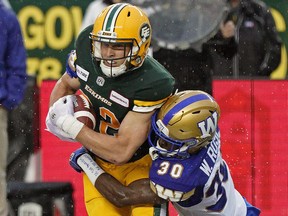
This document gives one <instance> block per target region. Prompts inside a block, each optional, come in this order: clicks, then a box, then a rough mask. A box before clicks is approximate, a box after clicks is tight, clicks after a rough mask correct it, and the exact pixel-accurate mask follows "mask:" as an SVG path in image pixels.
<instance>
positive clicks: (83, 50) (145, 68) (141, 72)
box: [75, 26, 174, 160]
mask: <svg viewBox="0 0 288 216" xmlns="http://www.w3.org/2000/svg"><path fill="white" fill-rule="evenodd" d="M91 31H92V26H90V27H88V28H86V29H85V30H84V31H82V32H81V34H80V35H79V37H78V39H77V41H76V54H77V59H76V62H75V64H76V72H77V76H78V78H79V81H80V83H81V87H80V90H81V91H82V93H83V94H85V95H86V96H87V97H88V98H89V100H90V102H91V103H92V105H93V108H94V109H95V111H96V113H97V115H98V116H97V125H96V127H95V131H97V132H100V133H105V134H109V135H115V134H117V132H118V129H119V127H120V124H121V122H122V120H123V119H124V117H125V116H126V114H127V113H128V112H129V111H134V112H141V113H145V112H151V111H153V110H155V109H156V108H159V107H160V106H161V105H162V104H163V103H164V102H165V101H166V99H167V97H169V96H170V95H171V94H172V92H173V87H174V78H173V77H172V75H171V74H170V73H169V72H168V71H167V70H166V69H165V68H164V67H163V66H162V65H160V64H159V63H158V62H157V61H156V60H155V59H153V58H152V57H147V58H146V59H145V60H144V62H143V64H142V66H141V67H139V68H136V69H134V70H131V71H128V72H126V73H124V74H122V75H120V76H118V77H114V78H110V77H106V76H105V75H104V74H103V72H102V70H101V67H100V64H99V62H97V61H96V60H95V59H94V58H93V56H92V52H91V49H92V45H91V40H90V39H89V34H90V32H91ZM143 145H144V146H142V147H141V148H140V149H139V150H138V151H137V152H136V154H135V156H134V157H133V158H132V160H136V159H139V158H140V157H142V156H143V155H144V154H147V153H148V151H147V150H148V144H147V141H146V142H145V143H143ZM143 149H145V150H143ZM139 151H140V152H139ZM139 153H140V154H139ZM136 155H137V156H136Z"/></svg>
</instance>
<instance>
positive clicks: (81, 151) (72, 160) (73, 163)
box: [69, 147, 89, 173]
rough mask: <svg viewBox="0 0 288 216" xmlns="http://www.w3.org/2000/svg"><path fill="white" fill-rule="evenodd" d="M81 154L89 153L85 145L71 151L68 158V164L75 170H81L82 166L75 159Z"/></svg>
mask: <svg viewBox="0 0 288 216" xmlns="http://www.w3.org/2000/svg"><path fill="white" fill-rule="evenodd" d="M83 154H89V152H88V150H87V149H86V148H85V147H81V148H79V149H77V150H76V151H74V152H72V154H71V155H70V158H69V164H70V166H71V167H72V168H73V169H74V170H76V171H77V172H79V173H80V172H82V171H83V170H82V168H81V167H80V166H79V165H78V164H77V160H78V158H79V157H80V156H82V155H83Z"/></svg>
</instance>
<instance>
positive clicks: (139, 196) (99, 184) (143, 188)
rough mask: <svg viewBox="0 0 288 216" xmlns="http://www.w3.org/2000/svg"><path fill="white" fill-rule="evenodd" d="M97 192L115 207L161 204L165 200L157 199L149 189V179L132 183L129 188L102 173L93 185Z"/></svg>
mask: <svg viewBox="0 0 288 216" xmlns="http://www.w3.org/2000/svg"><path fill="white" fill-rule="evenodd" d="M94 186H95V187H96V188H97V190H98V191H99V192H100V193H101V194H102V195H103V196H104V197H105V198H106V199H108V200H109V201H110V202H111V203H112V204H113V205H115V206H117V207H124V206H131V205H142V204H148V203H149V204H161V203H164V202H165V200H163V199H161V198H160V197H158V196H157V195H156V194H155V193H154V192H153V191H152V190H151V189H150V181H149V179H140V180H137V181H134V182H133V183H131V184H130V185H129V186H124V185H122V184H121V183H120V182H119V181H118V180H116V179H115V178H114V177H113V176H111V175H109V174H108V173H103V174H102V175H100V176H99V178H98V179H97V180H96V182H95V185H94Z"/></svg>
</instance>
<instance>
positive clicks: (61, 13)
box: [18, 5, 82, 84]
mask: <svg viewBox="0 0 288 216" xmlns="http://www.w3.org/2000/svg"><path fill="white" fill-rule="evenodd" d="M18 19H19V21H20V25H21V28H22V32H23V37H24V43H25V47H26V49H27V50H28V52H29V50H30V51H33V50H40V52H41V50H43V52H42V53H41V56H40V55H39V56H31V55H30V57H28V59H27V71H28V74H29V75H34V76H36V75H37V82H38V84H41V81H42V80H43V79H59V78H60V76H61V75H62V73H63V72H64V70H65V68H64V69H63V67H65V66H64V65H65V62H61V60H59V59H57V55H58V54H57V51H63V49H66V48H68V47H69V46H70V45H71V44H73V43H74V39H75V38H76V37H77V35H78V33H79V30H80V27H81V23H82V9H81V7H78V6H73V7H71V8H67V7H63V6H53V7H51V8H49V9H48V10H47V11H46V13H45V12H44V11H42V9H41V8H39V7H37V6H34V5H28V6H26V7H23V8H21V9H20V11H19V12H18ZM56 25H57V26H59V27H60V28H59V29H58V30H57V26H56ZM49 49H50V50H51V49H52V50H55V58H51V57H50V56H49V57H48V56H45V54H46V53H47V50H49Z"/></svg>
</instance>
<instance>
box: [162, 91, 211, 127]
mask: <svg viewBox="0 0 288 216" xmlns="http://www.w3.org/2000/svg"><path fill="white" fill-rule="evenodd" d="M201 100H213V101H214V99H213V98H212V97H209V96H208V95H206V94H198V95H193V96H191V97H188V98H186V99H185V100H183V101H181V102H180V103H178V104H176V105H175V106H174V107H173V108H172V109H171V110H169V112H167V113H166V115H165V116H164V117H163V120H162V122H163V123H164V124H165V125H167V124H168V123H169V121H170V120H171V119H172V118H173V117H174V114H175V113H178V112H179V111H180V110H182V109H184V108H185V107H186V106H190V105H191V104H193V103H195V102H198V101H201Z"/></svg>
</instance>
